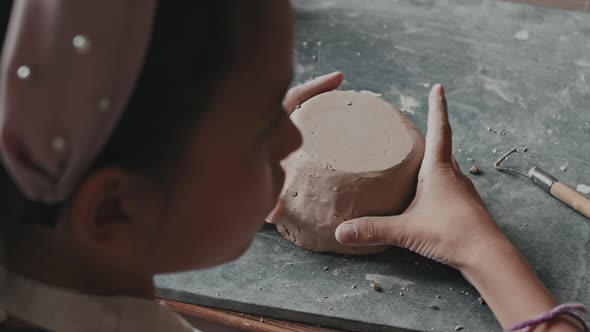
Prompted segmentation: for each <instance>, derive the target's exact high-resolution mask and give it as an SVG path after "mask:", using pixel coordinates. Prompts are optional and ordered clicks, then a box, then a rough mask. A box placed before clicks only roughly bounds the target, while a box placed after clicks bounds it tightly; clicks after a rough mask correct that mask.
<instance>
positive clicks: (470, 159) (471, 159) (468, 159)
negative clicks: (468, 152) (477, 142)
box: [467, 158, 475, 162]
mask: <svg viewBox="0 0 590 332" xmlns="http://www.w3.org/2000/svg"><path fill="white" fill-rule="evenodd" d="M467 161H471V162H473V161H475V159H473V158H467Z"/></svg>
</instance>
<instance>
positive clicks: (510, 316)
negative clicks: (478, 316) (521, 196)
mask: <svg viewBox="0 0 590 332" xmlns="http://www.w3.org/2000/svg"><path fill="white" fill-rule="evenodd" d="M460 271H461V273H462V274H463V276H465V278H466V279H467V280H468V281H469V282H470V283H471V284H472V285H473V286H474V287H475V288H476V289H477V290H478V292H479V293H480V294H481V295H482V296H483V298H484V299H485V301H486V303H487V304H488V305H489V307H490V309H491V310H492V311H493V312H494V314H495V316H496V317H497V319H498V321H499V322H500V324H501V325H502V326H503V327H504V328H508V327H511V326H513V325H515V324H517V323H520V322H522V321H525V320H528V319H531V318H533V317H536V316H538V315H540V314H543V313H545V312H547V311H549V310H551V309H553V308H554V307H555V306H556V305H557V302H556V301H555V299H554V298H553V296H552V295H551V293H550V292H549V291H548V290H547V289H546V288H545V286H544V285H543V284H542V283H541V281H540V280H539V279H538V277H537V275H536V274H535V272H534V271H533V270H532V269H531V268H530V267H529V265H528V263H527V262H526V260H525V259H524V258H523V257H522V255H521V254H520V252H519V251H518V250H517V249H516V247H514V245H512V243H510V241H509V240H508V239H507V238H505V237H504V239H502V238H496V239H493V240H489V241H488V242H482V245H481V246H479V247H477V248H474V250H473V254H472V255H470V259H469V260H467V261H466V263H465V264H464V265H463V266H462V267H461V268H460Z"/></svg>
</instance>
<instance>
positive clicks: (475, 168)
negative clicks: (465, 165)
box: [469, 164, 480, 175]
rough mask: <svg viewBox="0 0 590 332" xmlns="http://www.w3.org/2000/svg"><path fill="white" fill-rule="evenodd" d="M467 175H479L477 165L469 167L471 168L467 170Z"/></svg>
mask: <svg viewBox="0 0 590 332" xmlns="http://www.w3.org/2000/svg"><path fill="white" fill-rule="evenodd" d="M469 173H471V174H473V175H477V174H480V170H479V165H477V164H475V165H473V166H471V168H470V169H469Z"/></svg>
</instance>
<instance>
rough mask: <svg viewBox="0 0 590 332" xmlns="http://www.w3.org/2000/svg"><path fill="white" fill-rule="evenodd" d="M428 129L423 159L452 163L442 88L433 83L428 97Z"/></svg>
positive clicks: (449, 127)
mask: <svg viewBox="0 0 590 332" xmlns="http://www.w3.org/2000/svg"><path fill="white" fill-rule="evenodd" d="M428 107H429V109H428V130H427V132H426V152H425V155H424V161H425V162H426V163H429V164H430V165H432V164H434V163H448V164H452V162H453V161H452V160H453V156H452V154H453V144H452V132H451V126H450V125H449V115H448V111H447V101H446V98H445V93H444V88H443V87H442V85H440V84H435V85H434V86H433V87H432V90H431V91H430V96H429V97H428Z"/></svg>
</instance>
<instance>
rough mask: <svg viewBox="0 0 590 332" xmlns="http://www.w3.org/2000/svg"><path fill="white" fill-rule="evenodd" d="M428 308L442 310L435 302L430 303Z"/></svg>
mask: <svg viewBox="0 0 590 332" xmlns="http://www.w3.org/2000/svg"><path fill="white" fill-rule="evenodd" d="M428 309H432V310H440V308H439V307H438V306H435V305H434V304H430V305H429V306H428Z"/></svg>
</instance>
